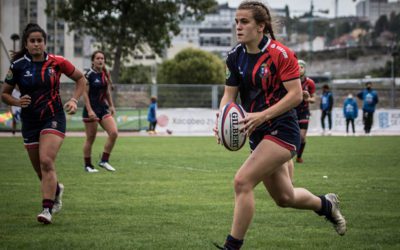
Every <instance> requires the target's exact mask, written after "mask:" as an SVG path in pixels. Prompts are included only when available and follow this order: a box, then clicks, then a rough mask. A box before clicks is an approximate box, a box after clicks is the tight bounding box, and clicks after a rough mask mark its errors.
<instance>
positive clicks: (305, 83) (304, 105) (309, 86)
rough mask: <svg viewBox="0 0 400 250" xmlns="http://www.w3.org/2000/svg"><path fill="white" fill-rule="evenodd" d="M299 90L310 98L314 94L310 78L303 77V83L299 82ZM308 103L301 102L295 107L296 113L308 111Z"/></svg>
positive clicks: (313, 86)
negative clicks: (305, 92) (306, 93)
mask: <svg viewBox="0 0 400 250" xmlns="http://www.w3.org/2000/svg"><path fill="white" fill-rule="evenodd" d="M301 88H302V89H303V91H307V92H308V93H310V96H312V95H313V94H314V93H315V83H314V81H313V80H312V79H311V78H308V77H305V79H304V81H303V82H301ZM308 109H309V103H308V102H306V101H304V100H303V101H302V102H301V103H300V104H299V106H297V107H296V111H297V112H304V111H308Z"/></svg>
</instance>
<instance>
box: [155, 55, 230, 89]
mask: <svg viewBox="0 0 400 250" xmlns="http://www.w3.org/2000/svg"><path fill="white" fill-rule="evenodd" d="M224 72H225V66H224V63H223V61H222V60H221V59H220V58H219V57H218V56H216V55H214V54H212V53H209V52H206V51H202V50H199V49H185V50H182V51H181V52H179V53H178V54H177V55H176V56H175V58H174V59H172V60H168V61H165V62H164V63H162V64H161V66H160V69H159V70H158V73H157V81H158V83H170V84H222V83H224V80H225V77H224V76H225V73H224Z"/></svg>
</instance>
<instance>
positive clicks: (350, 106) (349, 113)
mask: <svg viewBox="0 0 400 250" xmlns="http://www.w3.org/2000/svg"><path fill="white" fill-rule="evenodd" d="M343 115H344V118H345V119H346V135H348V134H349V124H351V127H352V129H353V135H354V134H355V133H356V130H355V127H354V119H356V118H357V116H358V105H357V102H356V100H354V98H353V95H352V94H349V95H348V96H347V98H346V100H344V103H343Z"/></svg>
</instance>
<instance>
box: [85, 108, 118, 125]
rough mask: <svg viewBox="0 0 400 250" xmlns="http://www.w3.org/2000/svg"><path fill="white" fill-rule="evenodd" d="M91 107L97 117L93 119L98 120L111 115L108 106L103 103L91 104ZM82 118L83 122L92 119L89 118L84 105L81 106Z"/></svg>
mask: <svg viewBox="0 0 400 250" xmlns="http://www.w3.org/2000/svg"><path fill="white" fill-rule="evenodd" d="M92 109H93V111H94V113H95V114H96V116H97V119H96V120H95V121H98V122H99V121H101V120H104V119H105V118H107V117H109V116H111V114H110V111H109V110H108V106H107V105H105V104H103V105H96V106H94V105H93V106H92ZM82 119H83V122H93V121H92V120H90V119H89V114H88V112H87V109H86V107H84V108H83V112H82Z"/></svg>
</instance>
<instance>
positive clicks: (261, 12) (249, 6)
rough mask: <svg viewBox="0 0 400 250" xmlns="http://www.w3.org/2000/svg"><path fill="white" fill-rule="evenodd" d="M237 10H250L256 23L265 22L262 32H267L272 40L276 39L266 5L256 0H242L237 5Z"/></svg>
mask: <svg viewBox="0 0 400 250" xmlns="http://www.w3.org/2000/svg"><path fill="white" fill-rule="evenodd" d="M238 10H250V11H251V12H252V13H253V17H254V20H256V23H257V24H260V23H264V24H265V27H264V34H269V35H270V36H271V38H272V39H273V40H276V39H275V35H274V30H273V29H272V20H271V13H270V11H269V9H268V7H267V6H266V5H264V4H263V3H261V2H258V1H244V2H242V3H241V4H240V5H239V7H238Z"/></svg>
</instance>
